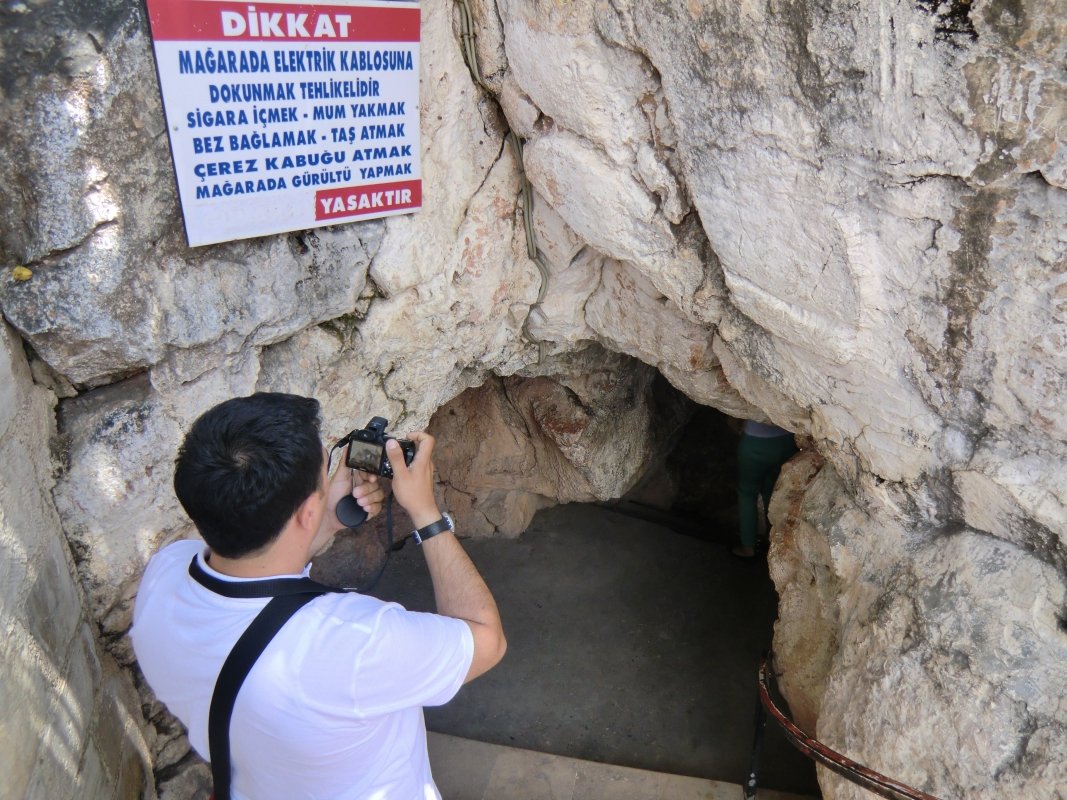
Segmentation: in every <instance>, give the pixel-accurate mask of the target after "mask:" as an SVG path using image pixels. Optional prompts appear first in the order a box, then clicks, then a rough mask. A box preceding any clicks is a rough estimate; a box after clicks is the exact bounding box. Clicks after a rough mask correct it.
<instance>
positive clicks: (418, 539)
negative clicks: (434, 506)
mask: <svg viewBox="0 0 1067 800" xmlns="http://www.w3.org/2000/svg"><path fill="white" fill-rule="evenodd" d="M455 529H456V523H455V522H453V521H452V515H451V514H449V513H448V512H446V511H442V512H441V519H439V520H437V522H431V523H430V524H429V525H426V526H425V527H422V528H419V529H418V530H414V531H412V532H411V535H412V536H413V537H415V544H422V543H423V542H425V541H426V540H427V539H432V538H433V537H434V536H436V535H437V534H439V533H444V532H445V531H454V530H455Z"/></svg>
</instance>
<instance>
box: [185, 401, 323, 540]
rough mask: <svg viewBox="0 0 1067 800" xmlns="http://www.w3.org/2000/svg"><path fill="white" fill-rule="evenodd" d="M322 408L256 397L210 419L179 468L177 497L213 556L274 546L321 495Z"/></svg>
mask: <svg viewBox="0 0 1067 800" xmlns="http://www.w3.org/2000/svg"><path fill="white" fill-rule="evenodd" d="M319 425H320V419H319V403H318V401H317V400H313V399H311V398H308V397H299V396H298V395H294V394H278V393H268V392H258V393H256V394H253V395H251V396H249V397H236V398H234V399H232V400H227V401H226V402H224V403H220V404H219V405H217V406H215V407H214V408H212V409H211V410H210V411H207V412H205V413H204V414H203V415H202V416H201V417H200V418H199V419H197V421H196V422H194V423H193V427H192V428H190V430H189V433H188V434H187V435H186V437H185V441H184V442H183V443H182V446H181V448H180V449H179V450H178V457H177V459H175V462H174V466H175V469H174V493H175V494H176V495H177V496H178V500H179V501H180V502H181V504H182V506H183V507H184V508H185V511H186V513H187V514H188V515H189V518H190V519H192V521H193V523H194V524H195V525H196V527H197V530H199V531H200V535H201V536H203V537H204V541H205V542H207V544H208V547H210V548H211V550H212V551H213V552H216V553H218V554H219V555H220V556H223V557H225V558H240V557H241V556H245V555H248V554H250V553H254V552H255V551H257V550H259V549H261V548H263V547H265V546H266V545H268V544H270V543H271V542H272V541H273V540H274V539H275V538H276V537H277V536H278V534H279V533H281V531H282V529H283V528H284V527H285V524H286V523H287V522H288V521H289V518H290V517H292V516H293V514H294V513H295V512H296V510H297V509H298V508H299V507H300V504H301V503H303V502H304V501H305V500H306V499H307V498H308V497H310V496H311V494H312V493H313V492H314V491H315V490H316V489H317V488H319V485H320V480H319V479H320V475H321V470H322V441H321V438H320V434H319Z"/></svg>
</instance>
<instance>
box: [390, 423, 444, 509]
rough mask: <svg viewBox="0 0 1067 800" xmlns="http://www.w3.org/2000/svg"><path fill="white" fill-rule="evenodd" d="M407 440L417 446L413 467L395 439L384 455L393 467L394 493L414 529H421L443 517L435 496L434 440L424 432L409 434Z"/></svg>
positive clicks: (391, 440) (391, 441)
mask: <svg viewBox="0 0 1067 800" xmlns="http://www.w3.org/2000/svg"><path fill="white" fill-rule="evenodd" d="M407 438H408V439H410V440H411V441H412V442H414V443H415V458H413V459H412V460H411V465H410V466H409V465H408V464H407V463H406V462H405V461H404V453H403V451H402V450H401V449H400V445H399V444H397V442H396V440H395V439H390V440H389V441H387V442H386V443H385V454H386V457H387V458H388V459H389V465H390V466H391V467H392V468H393V494H394V495H395V496H396V499H397V502H398V503H400V505H401V506H402V507H403V509H404V510H405V511H406V512H408V516H409V517H411V521H412V522H413V523H414V525H415V527H416V528H422V527H424V526H426V525H429V524H431V523H433V522H436V521H437V520H439V519H440V518H441V511H440V509H438V507H437V500H436V499H435V498H434V494H433V445H434V439H433V437H432V436H430V434H428V433H426V432H424V431H416V432H415V433H410V434H408V436H407Z"/></svg>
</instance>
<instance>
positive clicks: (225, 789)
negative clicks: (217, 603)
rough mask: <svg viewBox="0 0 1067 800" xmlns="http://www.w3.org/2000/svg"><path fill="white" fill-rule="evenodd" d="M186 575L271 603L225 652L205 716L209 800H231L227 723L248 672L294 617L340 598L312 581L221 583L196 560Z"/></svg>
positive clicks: (213, 588) (232, 593) (220, 590)
mask: <svg viewBox="0 0 1067 800" xmlns="http://www.w3.org/2000/svg"><path fill="white" fill-rule="evenodd" d="M189 574H190V575H191V576H192V578H193V580H195V581H196V582H197V583H199V584H200V585H201V586H203V587H205V588H207V589H209V590H211V591H212V592H215V593H216V594H220V595H222V596H224V597H236V598H244V599H248V598H255V597H269V598H271V599H270V601H269V602H268V603H267V605H266V606H264V607H263V610H262V611H260V612H259V614H257V615H256V618H255V619H253V620H252V622H251V624H249V626H248V627H247V628H246V629H245V632H244V633H242V634H241V638H239V639H238V640H237V643H236V644H235V645H234V646H233V649H232V650H230V654H229V655H228V656H227V657H226V661H225V662H224V663H223V665H222V669H221V670H220V671H219V677H218V679H217V680H216V681H215V690H214V692H213V693H212V695H211V707H210V710H209V711H208V751H209V755H210V759H211V779H212V782H213V783H214V793H213V795H212V797H213V798H214V800H230V781H231V771H232V770H231V764H230V718H231V717H232V716H233V707H234V704H235V703H236V702H237V693H238V692H239V691H240V689H241V684H243V683H244V680H245V677H247V675H248V672H249V670H251V669H252V665H253V664H255V663H256V660H257V659H258V658H259V657H260V655H261V654H262V653H263V651H264V650H265V649H266V647H267V645H268V644H269V643H270V640H271V639H273V638H274V635H275V634H276V633H278V631H280V630H281V629H282V626H283V625H285V623H286V622H288V621H289V618H290V617H292V616H293V615H294V614H295V613H296V612H297V611H299V610H300V609H301V608H303V607H304V606H305V605H307V604H308V603H310V602H311V601H312V600H314V599H315V598H316V597H320V596H321V595H324V594H326V593H327V592H344V591H347V590H346V589H335V588H334V587H332V586H326V585H325V584H322V583H318V582H317V581H313V580H311V578H267V579H265V580H258V581H240V582H232V581H224V580H220V579H219V578H216V577H215V576H214V575H210V574H208V573H207V572H206V571H205V570H204V568H203V567H201V566H200V564H199V562H198V561H197V559H196V558H193V560H192V563H190V564H189Z"/></svg>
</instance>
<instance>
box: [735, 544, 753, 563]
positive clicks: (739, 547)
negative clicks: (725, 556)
mask: <svg viewBox="0 0 1067 800" xmlns="http://www.w3.org/2000/svg"><path fill="white" fill-rule="evenodd" d="M730 555H732V556H733V557H734V558H739V559H741V560H742V561H755V560H756V548H754V547H747V546H745V545H743V544H735V545H734V546H733V547H731V548H730Z"/></svg>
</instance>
